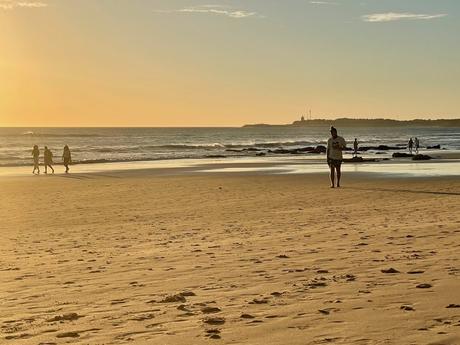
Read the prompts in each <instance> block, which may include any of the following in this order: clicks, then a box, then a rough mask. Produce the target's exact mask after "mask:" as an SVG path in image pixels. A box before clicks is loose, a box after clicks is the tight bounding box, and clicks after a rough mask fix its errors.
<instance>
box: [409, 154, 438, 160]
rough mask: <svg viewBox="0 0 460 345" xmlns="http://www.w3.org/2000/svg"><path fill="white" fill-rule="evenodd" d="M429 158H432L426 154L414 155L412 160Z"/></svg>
mask: <svg viewBox="0 0 460 345" xmlns="http://www.w3.org/2000/svg"><path fill="white" fill-rule="evenodd" d="M430 159H433V157H431V156H428V155H415V156H414V157H412V160H413V161H429V160H430Z"/></svg>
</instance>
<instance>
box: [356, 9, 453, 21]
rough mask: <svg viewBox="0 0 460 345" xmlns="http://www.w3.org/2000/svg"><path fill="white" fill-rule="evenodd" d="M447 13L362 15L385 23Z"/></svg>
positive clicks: (427, 17)
mask: <svg viewBox="0 0 460 345" xmlns="http://www.w3.org/2000/svg"><path fill="white" fill-rule="evenodd" d="M446 16H447V14H416V13H394V12H388V13H374V14H368V15H365V16H362V19H363V20H364V21H365V22H370V23H384V22H394V21H396V20H430V19H436V18H442V17H446Z"/></svg>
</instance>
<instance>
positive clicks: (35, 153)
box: [32, 145, 40, 175]
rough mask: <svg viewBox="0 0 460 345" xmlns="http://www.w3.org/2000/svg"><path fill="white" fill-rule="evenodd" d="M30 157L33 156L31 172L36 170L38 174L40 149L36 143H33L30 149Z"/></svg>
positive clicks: (33, 172)
mask: <svg viewBox="0 0 460 345" xmlns="http://www.w3.org/2000/svg"><path fill="white" fill-rule="evenodd" d="M32 157H34V170H33V171H32V174H35V172H37V174H38V175H40V150H39V149H38V146H37V145H34V148H33V149H32Z"/></svg>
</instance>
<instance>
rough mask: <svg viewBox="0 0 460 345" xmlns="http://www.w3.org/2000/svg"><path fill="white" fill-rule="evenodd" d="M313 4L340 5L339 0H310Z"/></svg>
mask: <svg viewBox="0 0 460 345" xmlns="http://www.w3.org/2000/svg"><path fill="white" fill-rule="evenodd" d="M310 4H312V5H338V4H339V3H338V2H333V1H310Z"/></svg>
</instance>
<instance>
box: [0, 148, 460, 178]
mask: <svg viewBox="0 0 460 345" xmlns="http://www.w3.org/2000/svg"><path fill="white" fill-rule="evenodd" d="M365 157H366V156H365ZM459 158H460V157H458V156H457V155H456V154H455V155H451V156H450V157H449V158H447V159H433V160H429V161H422V162H420V161H417V162H415V161H412V160H408V159H405V158H395V159H390V160H383V159H382V160H380V161H375V162H358V163H353V162H344V163H343V166H342V167H343V169H342V170H343V172H344V173H345V174H350V173H360V174H371V175H376V174H377V175H380V176H392V175H393V176H412V177H417V176H434V177H436V176H459V175H460V159H459ZM40 167H41V169H42V170H41V171H42V173H41V174H40V175H32V174H31V171H30V170H31V169H32V167H31V166H27V167H2V168H0V178H1V177H18V176H36V177H38V176H53V174H48V175H45V174H44V173H43V166H42V165H40ZM54 167H55V170H56V173H55V174H54V175H55V176H60V175H62V174H63V172H61V171H60V169H61V168H63V166H62V164H55V165H54ZM136 171H144V172H145V173H150V174H173V175H177V174H181V175H184V174H196V173H202V174H203V173H260V174H314V173H328V171H329V169H328V167H327V165H326V163H325V161H324V157H321V158H319V157H316V156H314V157H312V156H307V157H300V156H291V157H257V158H256V157H238V158H234V157H232V158H206V159H171V160H169V159H167V160H155V161H135V162H132V161H130V162H109V163H91V164H76V165H71V166H70V174H68V176H72V175H78V174H101V173H113V174H117V173H126V172H134V173H135V172H136ZM64 175H65V174H64Z"/></svg>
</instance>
